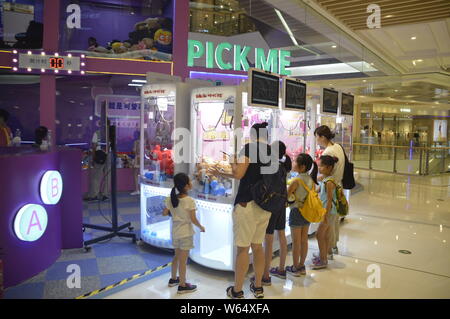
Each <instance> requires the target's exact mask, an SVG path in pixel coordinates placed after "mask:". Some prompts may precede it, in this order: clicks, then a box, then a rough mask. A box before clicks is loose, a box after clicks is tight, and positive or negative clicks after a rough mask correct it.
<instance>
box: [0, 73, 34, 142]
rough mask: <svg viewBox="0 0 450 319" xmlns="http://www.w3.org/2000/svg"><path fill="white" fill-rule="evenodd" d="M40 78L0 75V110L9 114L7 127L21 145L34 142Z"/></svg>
mask: <svg viewBox="0 0 450 319" xmlns="http://www.w3.org/2000/svg"><path fill="white" fill-rule="evenodd" d="M39 87H40V76H36V75H11V74H10V73H6V72H5V73H2V74H0V92H1V93H0V109H4V110H6V111H7V112H8V113H9V119H8V122H7V124H8V126H9V128H10V129H11V132H12V134H13V135H17V134H20V136H21V139H22V142H23V143H29V144H31V143H32V142H33V141H34V130H35V129H36V128H37V127H38V126H39Z"/></svg>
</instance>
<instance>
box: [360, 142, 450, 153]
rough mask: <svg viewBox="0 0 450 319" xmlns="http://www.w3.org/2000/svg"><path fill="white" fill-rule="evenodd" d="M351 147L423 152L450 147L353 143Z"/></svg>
mask: <svg viewBox="0 0 450 319" xmlns="http://www.w3.org/2000/svg"><path fill="white" fill-rule="evenodd" d="M353 146H371V147H373V146H375V147H390V148H404V149H411V148H413V149H418V150H420V149H423V150H438V151H439V150H440V151H443V150H449V149H450V147H427V146H401V145H383V144H362V143H353Z"/></svg>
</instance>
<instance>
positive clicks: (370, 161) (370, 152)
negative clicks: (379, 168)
mask: <svg viewBox="0 0 450 319" xmlns="http://www.w3.org/2000/svg"><path fill="white" fill-rule="evenodd" d="M369 169H372V145H369Z"/></svg>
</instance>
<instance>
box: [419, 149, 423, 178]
mask: <svg viewBox="0 0 450 319" xmlns="http://www.w3.org/2000/svg"><path fill="white" fill-rule="evenodd" d="M422 155H423V149H420V153H419V175H422Z"/></svg>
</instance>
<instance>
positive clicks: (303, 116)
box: [274, 78, 318, 247]
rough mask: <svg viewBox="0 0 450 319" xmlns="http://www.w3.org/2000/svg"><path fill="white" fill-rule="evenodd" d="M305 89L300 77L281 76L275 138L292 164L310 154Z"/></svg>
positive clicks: (311, 231) (293, 174) (310, 131)
mask: <svg viewBox="0 0 450 319" xmlns="http://www.w3.org/2000/svg"><path fill="white" fill-rule="evenodd" d="M306 89H307V85H306V83H305V82H304V81H302V80H300V79H296V78H283V83H282V93H283V99H282V103H281V110H280V111H279V112H278V118H277V121H276V132H277V134H276V135H277V137H276V139H277V140H280V141H282V142H284V144H286V153H287V155H289V157H290V158H291V161H292V165H293V166H294V163H295V159H296V158H297V156H298V155H299V154H301V153H306V154H310V155H311V147H310V144H307V137H308V135H311V134H313V132H312V130H311V129H310V128H311V126H310V120H309V118H310V114H308V113H309V112H310V110H307V107H306V104H307V99H306ZM313 158H314V157H313ZM296 175H297V174H296V172H294V171H292V172H291V174H290V175H289V176H288V179H290V178H294V177H295V176H296ZM289 212H290V209H289V208H286V236H287V235H288V234H289V236H290V228H289ZM317 227H318V224H311V226H310V228H309V234H313V233H314V232H315V231H316V230H317ZM275 242H276V241H274V244H275ZM277 247H278V244H277Z"/></svg>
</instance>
